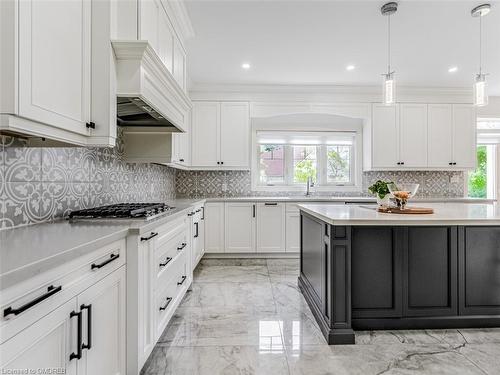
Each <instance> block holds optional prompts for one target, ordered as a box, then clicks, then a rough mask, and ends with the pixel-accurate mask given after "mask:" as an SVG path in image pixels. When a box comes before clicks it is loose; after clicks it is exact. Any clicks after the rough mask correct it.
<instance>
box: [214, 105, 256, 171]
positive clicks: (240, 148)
mask: <svg viewBox="0 0 500 375" xmlns="http://www.w3.org/2000/svg"><path fill="white" fill-rule="evenodd" d="M248 124H249V110H248V103H221V114H220V161H221V162H222V163H223V165H224V166H227V167H248V166H249V143H250V129H249V125H248Z"/></svg>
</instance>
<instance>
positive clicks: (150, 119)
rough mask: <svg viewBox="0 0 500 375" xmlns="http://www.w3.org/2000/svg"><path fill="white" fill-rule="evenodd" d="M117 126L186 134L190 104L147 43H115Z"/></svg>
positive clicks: (121, 41) (132, 41)
mask: <svg viewBox="0 0 500 375" xmlns="http://www.w3.org/2000/svg"><path fill="white" fill-rule="evenodd" d="M111 44H112V46H113V50H114V53H115V58H116V96H117V100H116V103H117V124H118V125H119V126H125V127H134V128H135V129H137V128H140V127H144V131H147V130H146V129H155V131H159V130H160V128H161V131H164V132H185V131H186V129H187V121H188V114H189V110H190V109H191V106H192V105H191V101H190V100H189V97H188V96H187V94H186V93H185V92H184V90H182V88H181V87H180V86H179V85H178V84H177V82H176V81H175V79H174V77H173V76H172V74H171V73H170V72H169V71H168V69H167V68H166V66H165V65H164V64H163V62H162V61H161V59H160V58H159V57H158V55H157V54H156V52H155V51H154V50H153V48H152V47H151V46H150V45H149V43H148V42H147V41H142V40H114V41H112V42H111Z"/></svg>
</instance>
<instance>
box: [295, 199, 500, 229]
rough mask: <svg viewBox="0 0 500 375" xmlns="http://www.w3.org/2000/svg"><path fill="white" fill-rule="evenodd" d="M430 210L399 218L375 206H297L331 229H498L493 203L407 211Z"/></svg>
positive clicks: (498, 214)
mask: <svg viewBox="0 0 500 375" xmlns="http://www.w3.org/2000/svg"><path fill="white" fill-rule="evenodd" d="M412 206H413V207H429V208H433V209H434V213H433V214H418V215H401V214H389V213H380V212H377V208H376V206H374V205H362V204H360V205H335V204H325V203H323V204H313V203H311V204H309V203H306V204H299V205H298V207H299V209H300V210H302V211H304V212H306V213H308V214H310V215H312V216H314V217H317V218H318V219H320V220H323V221H325V222H327V223H329V224H332V225H500V206H499V205H498V204H496V203H489V204H484V203H481V204H479V203H456V202H455V203H426V204H421V203H418V202H413V203H410V204H409V205H408V207H412Z"/></svg>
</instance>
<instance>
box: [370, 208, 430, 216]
mask: <svg viewBox="0 0 500 375" xmlns="http://www.w3.org/2000/svg"><path fill="white" fill-rule="evenodd" d="M377 211H378V212H383V213H386V214H401V215H422V214H433V213H434V209H432V208H425V207H406V208H405V209H404V210H402V209H400V208H398V207H389V208H378V209H377Z"/></svg>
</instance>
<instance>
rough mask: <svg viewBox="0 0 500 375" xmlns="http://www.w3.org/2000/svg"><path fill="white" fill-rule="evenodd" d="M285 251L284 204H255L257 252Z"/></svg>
mask: <svg viewBox="0 0 500 375" xmlns="http://www.w3.org/2000/svg"><path fill="white" fill-rule="evenodd" d="M284 251H285V205H284V204H283V203H258V204H257V252H258V253H275V252H284Z"/></svg>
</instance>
